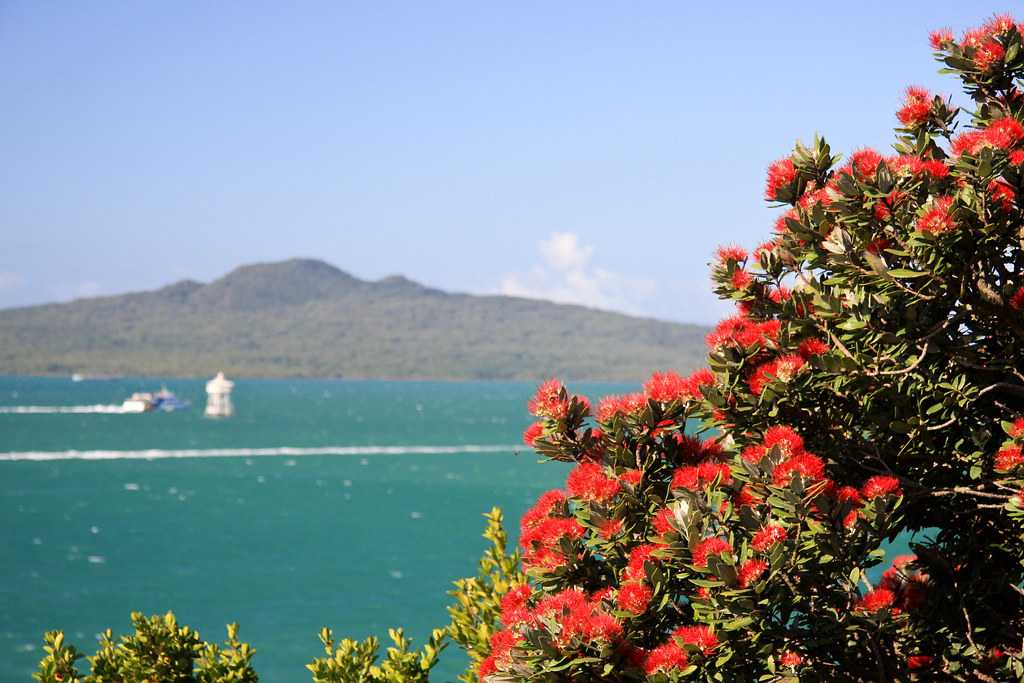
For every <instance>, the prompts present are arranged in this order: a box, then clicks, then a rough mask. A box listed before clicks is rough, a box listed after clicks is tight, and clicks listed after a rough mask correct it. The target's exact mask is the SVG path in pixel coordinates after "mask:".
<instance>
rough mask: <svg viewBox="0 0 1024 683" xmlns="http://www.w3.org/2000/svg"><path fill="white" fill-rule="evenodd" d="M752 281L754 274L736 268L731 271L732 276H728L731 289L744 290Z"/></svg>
mask: <svg viewBox="0 0 1024 683" xmlns="http://www.w3.org/2000/svg"><path fill="white" fill-rule="evenodd" d="M753 282H754V276H753V275H751V274H750V273H748V272H747V271H745V270H743V269H742V268H737V269H736V270H734V271H733V273H732V276H731V277H730V278H729V284H731V285H732V287H733V289H737V290H741V291H742V290H744V289H746V288H747V287H749V286H750V285H751V284H753Z"/></svg>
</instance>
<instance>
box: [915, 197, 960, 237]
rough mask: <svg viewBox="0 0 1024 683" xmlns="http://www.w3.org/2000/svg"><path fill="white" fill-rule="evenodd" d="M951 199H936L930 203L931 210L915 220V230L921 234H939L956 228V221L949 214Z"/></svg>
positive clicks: (950, 213)
mask: <svg viewBox="0 0 1024 683" xmlns="http://www.w3.org/2000/svg"><path fill="white" fill-rule="evenodd" d="M952 206H953V198H952V197H938V198H936V199H935V201H933V202H932V208H930V209H929V210H928V211H926V212H925V213H924V215H922V216H921V217H920V218H918V219H917V229H918V230H920V231H921V232H926V233H931V234H933V235H934V234H941V233H944V232H949V231H951V230H953V229H955V228H956V221H955V220H954V218H953V214H952V212H951V209H952Z"/></svg>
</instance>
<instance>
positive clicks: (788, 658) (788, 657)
mask: <svg viewBox="0 0 1024 683" xmlns="http://www.w3.org/2000/svg"><path fill="white" fill-rule="evenodd" d="M803 661H804V658H803V657H801V656H800V655H799V654H797V653H796V652H793V651H792V650H785V651H784V652H782V654H780V655H779V664H780V665H782V666H788V667H789V668H791V669H793V668H796V667H798V666H800V665H801V664H803Z"/></svg>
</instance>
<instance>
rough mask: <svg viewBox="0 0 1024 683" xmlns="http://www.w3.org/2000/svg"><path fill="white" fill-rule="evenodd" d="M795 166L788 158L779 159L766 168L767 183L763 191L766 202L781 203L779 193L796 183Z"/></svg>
mask: <svg viewBox="0 0 1024 683" xmlns="http://www.w3.org/2000/svg"><path fill="white" fill-rule="evenodd" d="M796 176H797V173H796V166H794V165H793V160H792V159H790V158H789V157H785V158H783V159H779V160H778V161H776V162H774V163H773V164H772V165H771V166H769V167H768V182H767V185H766V186H765V190H764V198H765V199H767V200H768V201H783V200H782V199H781V198H780V196H781V191H782V190H784V189H787V188H789V187H790V186H791V185H792V184H793V183H794V182H796Z"/></svg>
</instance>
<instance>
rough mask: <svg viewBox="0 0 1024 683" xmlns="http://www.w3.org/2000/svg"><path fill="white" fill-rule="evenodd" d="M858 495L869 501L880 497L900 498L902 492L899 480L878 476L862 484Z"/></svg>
mask: <svg viewBox="0 0 1024 683" xmlns="http://www.w3.org/2000/svg"><path fill="white" fill-rule="evenodd" d="M860 494H861V495H862V496H863V497H864V498H865V499H867V500H871V499H873V498H881V497H882V496H902V495H903V490H902V489H901V488H900V480H899V479H897V478H896V477H888V476H885V475H881V474H880V475H877V476H874V477H871V478H870V479H868V480H867V481H866V482H864V485H863V486H862V487H861V489H860Z"/></svg>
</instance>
